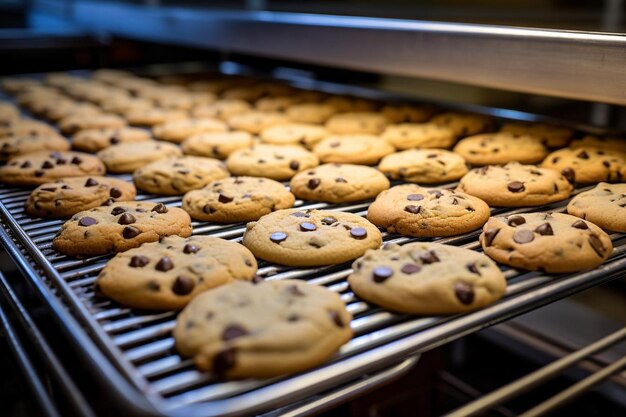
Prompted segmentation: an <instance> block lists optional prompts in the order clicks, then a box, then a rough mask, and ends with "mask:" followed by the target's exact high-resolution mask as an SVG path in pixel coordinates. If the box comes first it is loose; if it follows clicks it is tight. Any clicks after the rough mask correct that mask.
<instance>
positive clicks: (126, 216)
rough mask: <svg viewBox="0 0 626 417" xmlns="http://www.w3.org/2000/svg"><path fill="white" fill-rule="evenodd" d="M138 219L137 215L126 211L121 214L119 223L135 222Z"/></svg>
mask: <svg viewBox="0 0 626 417" xmlns="http://www.w3.org/2000/svg"><path fill="white" fill-rule="evenodd" d="M136 221H137V220H136V219H135V216H133V215H132V214H130V213H124V214H122V215H121V216H120V218H119V219H118V221H117V222H118V223H119V224H133V223H135V222H136Z"/></svg>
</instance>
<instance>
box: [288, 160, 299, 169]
mask: <svg viewBox="0 0 626 417" xmlns="http://www.w3.org/2000/svg"><path fill="white" fill-rule="evenodd" d="M289 168H291V169H292V170H293V171H297V170H298V169H299V168H300V162H298V161H291V162H289Z"/></svg>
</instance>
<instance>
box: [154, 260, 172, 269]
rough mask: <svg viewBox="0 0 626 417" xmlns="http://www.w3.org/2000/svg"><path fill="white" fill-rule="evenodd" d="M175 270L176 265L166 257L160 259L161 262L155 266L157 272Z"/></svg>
mask: <svg viewBox="0 0 626 417" xmlns="http://www.w3.org/2000/svg"><path fill="white" fill-rule="evenodd" d="M173 268H174V263H173V262H172V260H171V259H170V258H168V257H167V256H164V257H162V258H161V259H159V262H157V264H156V265H155V266H154V269H156V270H157V271H162V272H165V271H169V270H170V269H173Z"/></svg>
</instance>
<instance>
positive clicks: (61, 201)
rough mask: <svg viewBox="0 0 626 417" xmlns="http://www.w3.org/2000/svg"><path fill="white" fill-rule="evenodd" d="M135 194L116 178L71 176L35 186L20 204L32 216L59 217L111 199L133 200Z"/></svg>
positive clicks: (134, 191)
mask: <svg viewBox="0 0 626 417" xmlns="http://www.w3.org/2000/svg"><path fill="white" fill-rule="evenodd" d="M136 195H137V191H136V190H135V186H134V185H133V184H131V183H129V182H126V181H123V180H119V179H116V178H110V177H99V176H95V175H94V176H91V177H72V178H63V179H60V180H57V181H55V182H49V183H46V184H42V185H40V186H39V187H37V188H35V189H34V190H33V192H32V193H30V196H29V197H28V201H26V204H25V206H24V207H25V209H26V213H28V214H29V215H31V216H33V217H57V218H63V217H70V216H73V215H74V214H76V213H78V212H80V211H83V210H87V209H90V208H93V207H98V206H101V205H106V204H111V203H113V202H115V201H133V200H134V199H135V196H136Z"/></svg>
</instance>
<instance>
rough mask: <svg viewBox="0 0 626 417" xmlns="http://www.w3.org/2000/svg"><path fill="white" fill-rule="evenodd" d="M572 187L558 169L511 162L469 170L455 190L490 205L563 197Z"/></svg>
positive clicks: (534, 202) (546, 201)
mask: <svg viewBox="0 0 626 417" xmlns="http://www.w3.org/2000/svg"><path fill="white" fill-rule="evenodd" d="M573 189H574V187H572V185H571V184H570V183H569V181H567V179H566V178H565V177H564V176H563V175H561V174H560V173H559V172H558V171H555V170H552V169H547V168H539V167H536V166H535V165H521V164H518V163H517V162H511V163H508V164H506V165H505V166H485V167H482V168H476V169H473V170H471V171H470V172H469V173H468V174H467V175H465V176H464V177H463V178H462V179H461V181H460V182H459V186H458V187H457V190H459V191H462V192H464V193H467V194H471V195H473V196H475V197H478V198H480V199H481V200H483V201H484V202H486V203H487V204H489V205H490V206H496V207H525V206H541V205H544V204H549V203H554V202H555V201H561V200H565V199H566V198H568V197H569V196H570V194H571V193H572V191H573Z"/></svg>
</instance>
